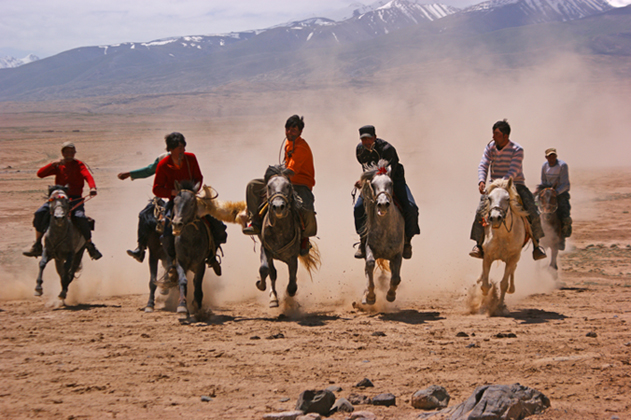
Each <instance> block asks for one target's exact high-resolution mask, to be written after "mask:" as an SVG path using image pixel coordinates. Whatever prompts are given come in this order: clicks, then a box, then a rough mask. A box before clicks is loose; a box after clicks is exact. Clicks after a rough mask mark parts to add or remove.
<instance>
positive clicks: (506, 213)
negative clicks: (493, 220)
mask: <svg viewBox="0 0 631 420" xmlns="http://www.w3.org/2000/svg"><path fill="white" fill-rule="evenodd" d="M493 210H497V211H498V212H499V213H500V216H502V222H501V223H500V226H501V225H502V223H503V224H504V227H505V228H506V230H507V231H508V232H509V233H510V232H511V231H512V230H513V223H514V222H515V216H514V215H513V212H511V218H510V229H509V228H508V226H507V225H506V216H507V215H508V210H510V204H509V206H508V208H507V209H506V210H504V209H503V208H501V207H500V206H493V207H491V209H490V210H489V215H490V214H491V212H492V211H493ZM487 223H488V222H487Z"/></svg>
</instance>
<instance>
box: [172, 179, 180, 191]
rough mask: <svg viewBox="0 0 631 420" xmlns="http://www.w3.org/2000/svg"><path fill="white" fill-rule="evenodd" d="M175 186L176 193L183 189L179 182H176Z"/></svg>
mask: <svg viewBox="0 0 631 420" xmlns="http://www.w3.org/2000/svg"><path fill="white" fill-rule="evenodd" d="M173 186H174V187H175V191H179V190H181V189H182V186H181V185H180V183H179V182H178V181H177V180H176V181H175V182H174V184H173Z"/></svg>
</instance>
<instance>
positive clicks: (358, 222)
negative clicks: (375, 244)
mask: <svg viewBox="0 0 631 420" xmlns="http://www.w3.org/2000/svg"><path fill="white" fill-rule="evenodd" d="M359 140H360V141H361V142H360V143H359V144H358V145H357V147H356V149H355V154H356V156H357V161H358V162H359V163H360V164H361V165H362V169H363V170H364V171H366V170H368V168H369V167H370V166H371V165H376V164H377V162H379V160H380V159H385V160H387V161H388V164H389V165H390V168H391V169H390V170H391V172H390V173H391V177H392V184H393V186H392V187H393V192H394V196H395V198H396V201H397V203H398V204H399V205H400V206H401V213H402V214H403V220H404V221H405V244H404V246H403V258H405V259H410V258H412V245H411V243H410V241H411V240H412V237H413V236H414V235H418V234H420V233H421V229H420V228H419V226H418V213H419V211H418V206H417V205H416V202H415V201H414V197H413V196H412V191H410V188H409V187H408V186H407V183H406V182H405V170H404V169H403V165H402V164H401V163H399V156H398V155H397V151H396V149H395V148H394V147H393V146H392V145H391V144H390V143H388V142H387V141H385V140H382V139H380V138H377V134H376V133H375V127H374V126H372V125H365V126H363V127H361V128H360V129H359ZM355 187H356V188H360V182H359V181H357V182H356V183H355ZM353 214H354V216H355V231H356V232H357V234H358V235H359V236H360V244H359V247H358V248H357V252H355V258H365V257H366V250H365V248H366V236H365V230H366V228H365V225H366V212H365V210H364V201H363V199H362V197H361V196H360V197H359V198H358V199H357V201H356V202H355V208H354V210H353Z"/></svg>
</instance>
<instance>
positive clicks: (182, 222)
mask: <svg viewBox="0 0 631 420" xmlns="http://www.w3.org/2000/svg"><path fill="white" fill-rule="evenodd" d="M199 187H200V183H199V182H198V183H197V184H193V182H192V181H182V183H181V184H180V183H179V182H177V181H175V189H176V190H177V192H178V193H177V195H176V196H175V198H174V199H173V218H172V220H171V226H172V227H173V235H175V236H178V235H179V234H180V233H182V229H183V228H184V226H186V225H188V224H189V223H191V222H193V221H194V220H195V217H196V215H197V199H196V195H197V191H198V190H199Z"/></svg>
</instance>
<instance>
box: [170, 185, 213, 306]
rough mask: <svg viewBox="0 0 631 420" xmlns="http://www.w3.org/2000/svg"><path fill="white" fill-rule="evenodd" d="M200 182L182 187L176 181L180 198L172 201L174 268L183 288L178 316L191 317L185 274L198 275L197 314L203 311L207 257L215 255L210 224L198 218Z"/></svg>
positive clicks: (196, 288)
mask: <svg viewBox="0 0 631 420" xmlns="http://www.w3.org/2000/svg"><path fill="white" fill-rule="evenodd" d="M199 187H200V185H199V183H198V184H196V185H193V184H192V182H189V181H184V182H182V184H180V183H179V182H177V181H176V182H175V189H176V190H177V191H178V194H177V196H176V197H175V198H174V199H173V217H172V219H171V226H172V228H173V236H175V261H173V265H174V267H175V269H176V271H177V278H178V284H179V288H180V298H179V301H178V307H177V313H179V314H184V315H186V316H188V314H189V312H188V307H187V305H186V294H187V291H188V280H187V278H186V273H187V272H188V271H192V272H194V273H195V276H194V277H193V284H194V286H195V293H194V301H193V305H194V307H195V312H196V313H197V312H199V311H200V310H201V308H202V299H203V297H204V292H203V290H202V281H203V280H204V274H205V273H206V258H207V257H208V256H209V255H214V253H215V251H216V245H215V242H214V240H213V235H212V233H211V231H210V227H209V226H208V224H207V223H206V222H205V221H204V220H201V219H200V218H199V217H197V199H196V191H197V190H199Z"/></svg>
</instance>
